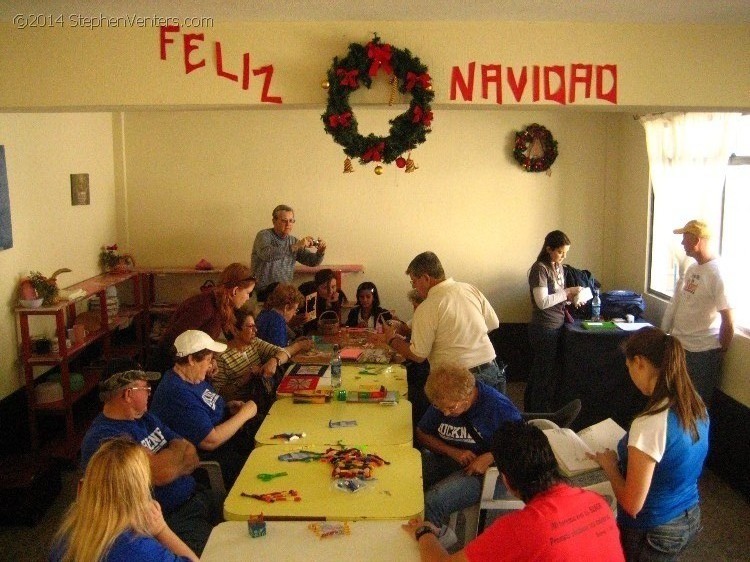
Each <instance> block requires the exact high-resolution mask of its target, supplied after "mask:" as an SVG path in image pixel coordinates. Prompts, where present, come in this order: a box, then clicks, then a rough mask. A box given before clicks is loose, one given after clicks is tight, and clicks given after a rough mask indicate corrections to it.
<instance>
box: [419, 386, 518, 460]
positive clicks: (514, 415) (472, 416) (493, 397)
mask: <svg viewBox="0 0 750 562" xmlns="http://www.w3.org/2000/svg"><path fill="white" fill-rule="evenodd" d="M476 384H477V391H478V394H477V401H476V402H474V404H473V405H472V406H471V408H469V409H468V410H466V412H464V413H463V414H462V415H460V416H446V415H445V414H443V413H442V412H441V411H440V410H438V409H437V408H436V407H435V406H433V405H430V407H429V408H427V411H426V412H425V414H424V416H422V419H421V420H419V424H418V427H419V429H421V430H422V431H424V432H425V433H428V434H429V435H433V436H435V437H438V438H439V439H441V440H443V441H445V442H446V443H448V444H449V445H451V446H453V447H456V448H459V449H470V450H471V451H472V452H474V453H477V454H481V453H486V452H488V450H489V445H490V443H492V436H493V435H494V434H495V432H496V431H497V430H498V428H499V427H500V425H501V424H502V423H503V422H506V421H519V420H520V419H521V414H520V412H519V411H518V408H516V407H515V405H514V404H513V402H511V401H510V399H509V398H508V397H507V396H505V395H504V394H502V393H500V392H499V391H498V390H496V389H494V388H492V387H491V386H489V385H487V384H485V383H483V382H482V381H477V383H476ZM469 423H471V425H473V426H474V429H475V430H476V432H477V433H478V434H479V436H480V437H481V438H482V440H483V441H484V442H485V444H486V446H485V447H482V445H481V444H479V443H477V442H476V441H475V440H474V438H473V437H472V436H471V433H470V432H469V430H468V429H467V427H468V424H469Z"/></svg>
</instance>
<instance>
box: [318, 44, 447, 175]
mask: <svg viewBox="0 0 750 562" xmlns="http://www.w3.org/2000/svg"><path fill="white" fill-rule="evenodd" d="M379 71H383V73H384V74H385V75H386V76H390V77H391V78H390V80H391V85H392V87H393V88H397V89H398V91H399V92H401V93H402V94H411V97H412V99H411V103H409V108H408V109H407V110H406V111H405V112H404V113H402V114H400V115H398V116H397V117H395V118H394V119H392V120H390V121H389V123H390V124H391V128H390V131H389V134H388V136H385V137H383V136H378V135H375V134H372V133H370V134H369V135H367V136H364V135H362V134H361V133H360V132H359V130H358V128H357V119H356V117H355V116H354V112H353V111H352V107H351V105H350V104H349V96H350V94H351V93H352V92H353V91H354V90H356V89H358V88H359V87H360V86H364V87H366V88H368V89H369V88H370V87H371V85H372V80H373V78H375V77H376V75H377V74H378V72H379ZM324 87H325V85H324ZM327 87H328V105H327V106H326V111H325V113H323V115H322V116H321V118H322V120H323V124H324V126H325V131H326V133H328V134H329V135H331V136H332V137H333V140H334V141H336V142H337V143H338V144H340V145H341V146H343V147H344V153H345V154H346V155H347V156H349V157H351V158H359V161H360V163H361V164H367V163H369V162H382V163H384V164H389V163H391V162H393V161H394V160H395V161H396V164H397V165H398V166H399V167H401V168H403V167H404V165H405V164H406V160H405V159H404V158H403V156H402V154H404V153H405V152H408V151H410V150H412V149H414V148H416V147H417V145H419V144H421V143H423V142H424V141H425V140H426V136H427V133H429V132H430V125H431V123H432V110H431V108H430V102H431V101H432V99H433V98H434V97H435V93H434V92H433V91H432V84H431V78H430V75H429V74H428V73H427V66H425V65H424V64H422V62H421V61H420V60H419V58H417V57H414V56H412V54H411V53H410V52H409V50H408V49H403V50H402V49H397V48H395V47H393V46H392V45H389V44H387V43H381V42H380V38H379V37H378V36H377V35H375V36H374V38H373V40H372V41H370V42H369V43H367V44H366V45H360V44H358V43H352V44H351V45H349V52H348V54H347V55H346V56H345V57H344V58H342V59H340V58H338V57H335V58H334V59H333V64H332V65H331V67H330V68H329V69H328V72H327Z"/></svg>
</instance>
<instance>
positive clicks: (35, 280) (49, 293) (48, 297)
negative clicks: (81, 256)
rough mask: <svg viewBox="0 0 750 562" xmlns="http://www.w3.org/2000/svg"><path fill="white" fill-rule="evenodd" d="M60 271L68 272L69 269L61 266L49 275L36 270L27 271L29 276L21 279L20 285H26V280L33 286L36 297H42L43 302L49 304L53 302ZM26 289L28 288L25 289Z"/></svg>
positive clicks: (55, 297)
mask: <svg viewBox="0 0 750 562" xmlns="http://www.w3.org/2000/svg"><path fill="white" fill-rule="evenodd" d="M61 273H70V269H68V268H67V267H63V268H62V269H58V270H57V271H55V272H54V273H53V274H52V275H51V276H50V277H45V276H44V275H42V274H41V273H40V272H38V271H32V272H30V273H29V277H28V278H27V279H24V280H22V281H21V285H22V287H24V286H25V287H28V284H27V283H26V281H28V283H29V284H31V286H32V287H33V288H34V290H35V291H36V294H37V297H38V298H40V299H43V304H44V305H45V306H49V305H51V304H54V303H55V300H56V299H57V294H58V293H59V288H58V287H57V276H58V275H60V274H61ZM26 290H28V289H26Z"/></svg>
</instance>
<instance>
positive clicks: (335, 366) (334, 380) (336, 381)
mask: <svg viewBox="0 0 750 562" xmlns="http://www.w3.org/2000/svg"><path fill="white" fill-rule="evenodd" d="M331 386H332V387H333V388H338V387H340V386H341V352H340V351H339V346H338V345H334V346H333V355H331Z"/></svg>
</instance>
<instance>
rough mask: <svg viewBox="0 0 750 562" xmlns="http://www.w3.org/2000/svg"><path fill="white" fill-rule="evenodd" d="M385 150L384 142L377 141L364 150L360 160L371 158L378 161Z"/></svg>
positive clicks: (364, 160)
mask: <svg viewBox="0 0 750 562" xmlns="http://www.w3.org/2000/svg"><path fill="white" fill-rule="evenodd" d="M384 150H385V143H384V142H379V143H378V144H376V145H374V146H371V147H370V148H368V149H367V152H365V153H364V154H363V155H362V161H363V162H372V161H373V160H374V161H376V162H380V160H381V159H382V158H383V151H384Z"/></svg>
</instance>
